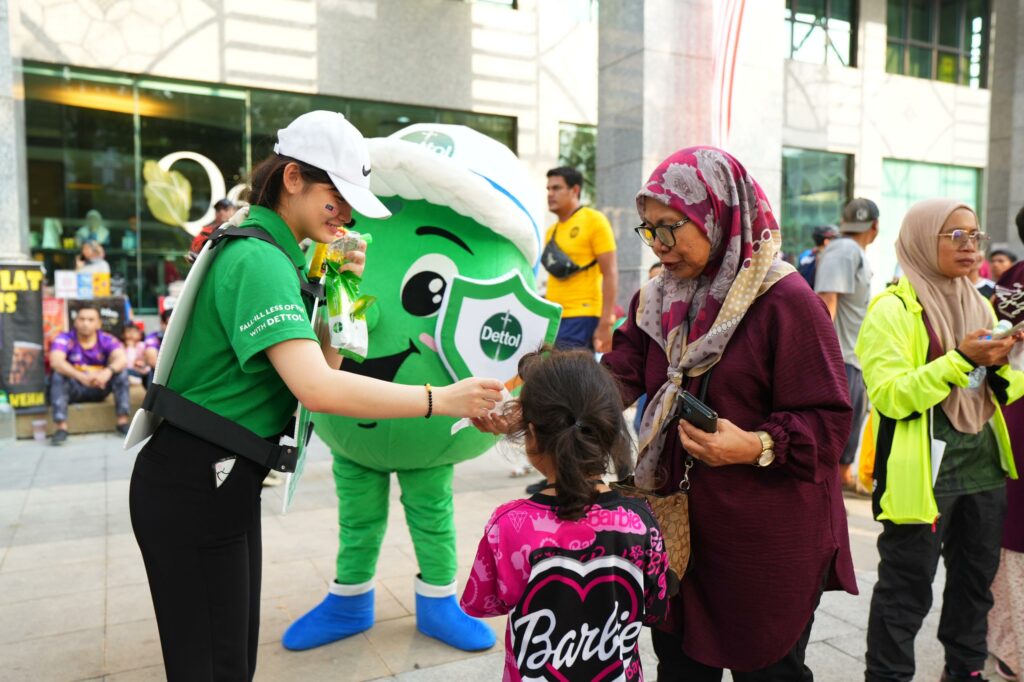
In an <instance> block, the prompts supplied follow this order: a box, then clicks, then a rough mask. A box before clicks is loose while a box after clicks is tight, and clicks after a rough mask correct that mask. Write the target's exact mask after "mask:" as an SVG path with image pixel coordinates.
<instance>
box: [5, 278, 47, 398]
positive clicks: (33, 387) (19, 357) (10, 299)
mask: <svg viewBox="0 0 1024 682" xmlns="http://www.w3.org/2000/svg"><path fill="white" fill-rule="evenodd" d="M0 386H2V387H3V389H4V390H5V391H7V394H8V400H9V401H10V404H11V406H12V407H14V408H15V409H19V410H24V409H28V408H36V409H37V410H38V409H40V408H45V407H46V371H45V369H44V366H43V268H42V266H41V265H39V264H32V265H30V264H22V263H17V264H15V263H0Z"/></svg>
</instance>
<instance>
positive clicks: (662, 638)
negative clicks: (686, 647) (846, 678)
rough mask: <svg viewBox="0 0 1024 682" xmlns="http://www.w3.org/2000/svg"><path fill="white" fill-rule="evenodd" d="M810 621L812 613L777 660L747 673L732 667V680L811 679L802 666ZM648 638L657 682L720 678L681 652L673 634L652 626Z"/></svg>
mask: <svg viewBox="0 0 1024 682" xmlns="http://www.w3.org/2000/svg"><path fill="white" fill-rule="evenodd" d="M813 624H814V614H811V619H810V620H809V621H808V622H807V627H806V628H804V632H803V634H802V635H800V639H799V640H797V643H796V644H795V645H794V646H793V648H792V649H790V650H789V653H787V654H786V655H785V656H783V657H782V659H781V660H779V661H776V662H775V663H773V664H771V665H770V666H768V667H767V668H761V669H760V670H754V671H751V672H745V673H744V672H737V671H735V670H733V671H732V679H733V680H734V682H813V680H814V674H813V673H812V672H811V669H810V668H808V667H807V666H806V665H804V655H805V654H806V653H807V642H808V640H810V638H811V626H812V625H813ZM651 640H652V643H653V644H654V653H656V654H657V655H658V680H657V682H720V680H721V679H722V673H723V672H724V671H723V669H722V668H713V667H711V666H709V665H704V664H703V663H698V662H697V661H695V660H693V659H692V658H690V657H689V656H687V655H686V654H684V653H683V644H682V641H681V640H680V638H679V637H676V636H675V635H674V634H671V633H668V632H663V631H661V630H658V629H652V630H651Z"/></svg>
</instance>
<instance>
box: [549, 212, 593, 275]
mask: <svg viewBox="0 0 1024 682" xmlns="http://www.w3.org/2000/svg"><path fill="white" fill-rule="evenodd" d="M556 237H558V226H557V225H555V231H554V232H553V233H552V235H551V240H550V241H548V243H547V244H546V245H545V246H544V253H543V254H541V257H540V262H541V264H542V265H543V266H544V269H545V270H547V271H548V272H549V273H551V275H552V276H553V277H557V278H558V279H568V278H569V277H572V276H573V275H575V274H576V273H578V272H583V271H584V270H588V269H590V268H592V267H594V266H595V265H597V260H596V259H595V260H592V261H590V262H589V263H587V264H586V265H577V264H576V263H575V262H573V260H572V259H571V258H569V254H567V253H566V252H565V251H563V250H562V247H561V246H559V245H558V242H556V241H555V239H556Z"/></svg>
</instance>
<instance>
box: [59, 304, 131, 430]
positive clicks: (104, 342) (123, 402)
mask: <svg viewBox="0 0 1024 682" xmlns="http://www.w3.org/2000/svg"><path fill="white" fill-rule="evenodd" d="M73 324H74V327H75V330H74V331H70V332H64V333H63V334H61V335H59V336H58V337H57V338H56V339H54V341H53V346H52V347H51V348H50V367H52V368H53V377H52V378H51V380H50V404H51V406H52V408H53V422H54V426H55V427H56V430H55V431H54V434H53V438H52V439H51V441H50V442H51V444H53V445H61V444H63V443H64V441H66V440H67V439H68V405H69V404H70V403H83V402H98V401H100V400H103V399H104V398H106V397H107V396H108V395H109V394H110V393H111V392H113V394H114V411H115V412H116V413H117V427H116V429H117V432H118V433H120V434H121V435H125V434H127V433H128V410H129V403H128V372H127V358H126V356H125V352H124V347H123V346H122V345H121V342H120V341H118V340H117V338H116V337H115V336H113V335H111V334H108V333H106V332H105V331H101V330H100V311H99V308H97V307H96V306H94V305H86V306H84V307H82V308H79V309H78V313H77V314H76V315H75V320H74V323H73Z"/></svg>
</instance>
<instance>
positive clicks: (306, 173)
mask: <svg viewBox="0 0 1024 682" xmlns="http://www.w3.org/2000/svg"><path fill="white" fill-rule="evenodd" d="M289 163H294V164H296V165H298V167H299V172H300V173H302V179H303V180H305V181H306V182H307V183H327V184H328V185H332V186H333V184H334V183H333V182H331V177H330V176H329V175H327V173H326V171H322V170H320V169H319V168H317V167H315V166H310V165H309V164H308V163H305V162H303V161H299V160H298V159H293V158H292V157H290V156H283V155H281V154H271V155H270V156H268V157H267V158H265V159H263V160H262V161H260V162H259V164H257V166H256V167H255V168H253V169H252V176H251V177H250V178H249V191H248V192H247V194H246V197H244V198H245V200H246V201H248V202H249V203H250V204H252V205H253V206H263V207H264V208H269V209H270V210H272V211H273V210H275V209H277V204H278V202H279V201H280V200H281V188H282V187H283V186H284V169H285V166H287V165H288V164H289Z"/></svg>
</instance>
